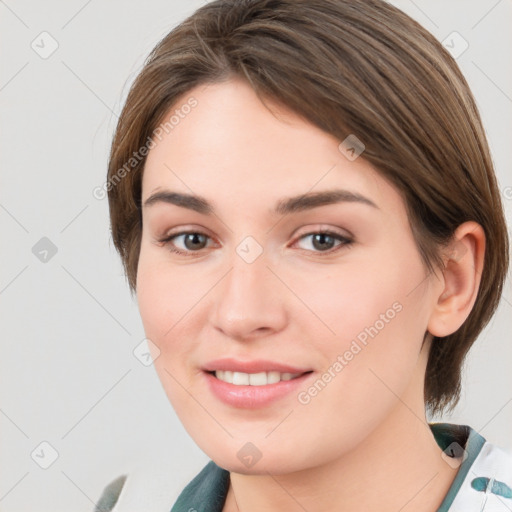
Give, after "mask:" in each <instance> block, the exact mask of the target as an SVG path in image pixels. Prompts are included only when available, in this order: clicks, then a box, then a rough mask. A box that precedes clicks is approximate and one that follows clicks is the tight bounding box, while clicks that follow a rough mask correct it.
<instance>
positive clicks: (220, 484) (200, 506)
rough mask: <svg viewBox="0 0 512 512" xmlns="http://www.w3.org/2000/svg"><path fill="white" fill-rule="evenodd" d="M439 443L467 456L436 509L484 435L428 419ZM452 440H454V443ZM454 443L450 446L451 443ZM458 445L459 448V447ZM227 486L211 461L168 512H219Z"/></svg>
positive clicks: (455, 488)
mask: <svg viewBox="0 0 512 512" xmlns="http://www.w3.org/2000/svg"><path fill="white" fill-rule="evenodd" d="M429 426H430V429H431V430H432V433H433V434H434V438H435V440H436V442H437V444H438V445H439V447H440V448H441V449H442V450H443V451H445V450H446V453H447V454H448V455H449V456H450V454H452V455H453V453H455V455H458V454H457V451H458V450H460V449H461V448H463V449H464V450H465V451H466V454H467V458H466V459H465V460H463V462H462V464H461V465H460V467H459V470H458V472H457V476H456V477H455V480H454V481H453V484H452V486H451V487H450V490H449V491H448V494H447V495H446V497H445V499H444V500H443V502H442V504H441V506H440V507H439V509H438V510H437V512H447V511H448V509H449V508H450V506H451V504H452V502H453V500H454V498H455V496H456V495H457V493H458V492H459V489H460V487H461V485H462V482H463V481H464V479H465V478H466V475H467V474H468V472H469V469H470V467H471V465H472V464H473V462H474V461H475V459H476V457H477V455H478V453H479V452H480V450H481V449H482V446H483V445H484V443H485V439H484V438H483V437H482V436H481V435H480V434H478V433H477V432H476V431H474V430H473V429H472V428H471V427H468V426H466V425H453V424H450V423H430V424H429ZM453 443H457V445H458V446H457V445H454V444H453ZM452 445H453V446H452ZM459 447H460V448H459ZM228 489H229V471H226V470H225V469H222V468H221V467H219V466H217V464H215V462H213V461H210V462H208V464H206V466H205V467H204V468H203V469H202V470H201V472H200V473H199V474H198V475H197V476H196V477H195V478H194V479H193V480H192V481H191V482H190V483H189V484H188V485H187V486H186V487H185V489H183V491H182V493H181V494H180V495H179V497H178V500H177V501H176V503H175V504H174V506H173V507H172V509H171V512H222V508H223V507H224V502H225V501H226V495H227V493H228Z"/></svg>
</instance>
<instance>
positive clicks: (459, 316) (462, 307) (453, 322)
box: [428, 221, 485, 337]
mask: <svg viewBox="0 0 512 512" xmlns="http://www.w3.org/2000/svg"><path fill="white" fill-rule="evenodd" d="M443 253H444V257H443V261H444V268H443V270H442V274H443V278H444V279H443V280H442V281H444V286H443V288H442V289H441V290H440V292H439V293H438V295H437V296H436V297H434V300H435V303H434V306H433V310H432V314H431V316H430V319H429V323H428V331H429V332H430V333H431V334H432V335H434V336H437V337H444V336H448V335H450V334H452V333H454V332H455V331H456V330H457V329H458V328H459V327H460V326H461V325H462V324H463V323H464V321H465V320H466V318H467V317H468V316H469V314H470V313H471V310H472V308H473V305H474V303H475V300H476V297H477V294H478V289H479V287H480V280H481V276H482V270H483V264H484V255H485V233H484V230H483V228H482V226H480V224H477V223H476V222H473V221H468V222H465V223H463V224H461V225H460V226H459V227H458V228H457V229H456V230H455V233H454V235H453V238H452V241H451V243H450V244H449V245H448V246H447V247H446V248H445V249H444V251H443Z"/></svg>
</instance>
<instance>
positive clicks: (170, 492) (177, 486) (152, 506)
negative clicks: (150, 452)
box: [94, 459, 198, 512]
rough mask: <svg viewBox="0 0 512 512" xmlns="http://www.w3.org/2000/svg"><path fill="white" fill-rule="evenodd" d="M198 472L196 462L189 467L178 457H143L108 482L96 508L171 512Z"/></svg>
mask: <svg viewBox="0 0 512 512" xmlns="http://www.w3.org/2000/svg"><path fill="white" fill-rule="evenodd" d="M197 473H198V470H197V466H196V467H195V468H194V467H192V466H190V467H188V466H187V465H186V464H183V462H180V461H179V460H178V459H173V460H165V461H162V460H156V459H153V460H144V461H140V462H138V463H137V464H136V465H134V466H133V467H131V468H130V469H129V470H128V471H127V472H126V474H123V475H120V476H118V477H116V478H115V479H113V480H112V481H110V483H108V485H107V486H106V487H105V488H104V489H103V491H102V493H101V495H100V498H99V500H98V502H97V504H96V506H95V509H94V512H133V511H136V510H150V511H151V512H169V510H170V509H171V507H172V505H173V503H174V502H175V501H176V499H177V498H178V496H179V495H180V493H181V492H182V491H183V489H184V487H185V486H186V485H187V484H188V483H190V480H191V479H192V477H194V476H196V478H197Z"/></svg>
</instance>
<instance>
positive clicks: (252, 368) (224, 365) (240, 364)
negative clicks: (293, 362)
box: [202, 358, 311, 373]
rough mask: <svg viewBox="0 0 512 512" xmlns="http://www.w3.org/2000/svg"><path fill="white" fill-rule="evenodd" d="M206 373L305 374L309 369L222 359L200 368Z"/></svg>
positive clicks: (256, 361)
mask: <svg viewBox="0 0 512 512" xmlns="http://www.w3.org/2000/svg"><path fill="white" fill-rule="evenodd" d="M202 369H203V370H204V371H206V372H214V371H216V370H229V371H232V372H243V373H258V372H272V371H273V372H279V373H305V372H309V371H311V368H298V367H296V366H290V365H287V364H282V363H277V362H275V361H269V360H265V359H254V360H252V361H240V360H237V359H233V358H222V359H216V360H215V361H210V362H209V363H207V364H206V365H204V366H203V368H202Z"/></svg>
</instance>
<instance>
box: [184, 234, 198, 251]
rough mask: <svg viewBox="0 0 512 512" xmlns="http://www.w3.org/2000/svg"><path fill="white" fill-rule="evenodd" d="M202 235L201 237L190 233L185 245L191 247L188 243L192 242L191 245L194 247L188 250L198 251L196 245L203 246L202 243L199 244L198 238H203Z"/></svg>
mask: <svg viewBox="0 0 512 512" xmlns="http://www.w3.org/2000/svg"><path fill="white" fill-rule="evenodd" d="M201 236H202V235H200V234H199V233H189V234H188V236H187V237H186V239H185V245H187V246H188V245H189V244H187V242H188V241H191V244H192V247H187V248H188V249H197V247H194V244H198V243H199V245H201V242H200V241H199V242H198V237H201Z"/></svg>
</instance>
